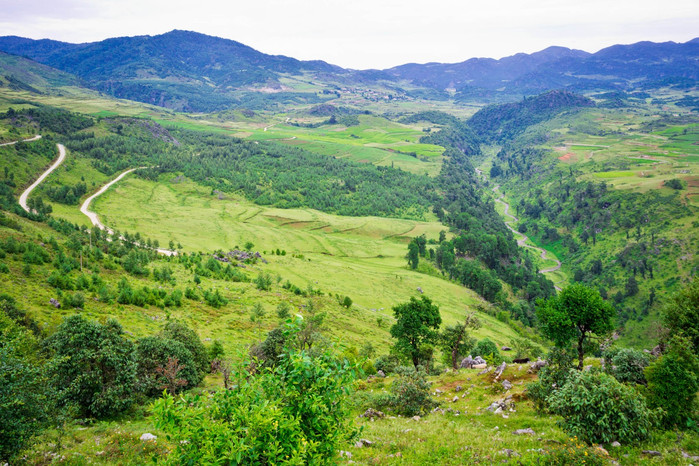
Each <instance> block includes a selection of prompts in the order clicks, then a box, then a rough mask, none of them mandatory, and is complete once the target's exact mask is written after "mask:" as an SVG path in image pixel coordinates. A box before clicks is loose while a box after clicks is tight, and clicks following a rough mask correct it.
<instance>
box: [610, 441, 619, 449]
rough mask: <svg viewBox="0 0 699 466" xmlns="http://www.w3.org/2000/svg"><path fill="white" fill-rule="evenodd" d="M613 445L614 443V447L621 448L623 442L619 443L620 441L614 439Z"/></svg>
mask: <svg viewBox="0 0 699 466" xmlns="http://www.w3.org/2000/svg"><path fill="white" fill-rule="evenodd" d="M611 445H612V446H613V447H614V448H619V447H620V446H621V443H619V442H617V441H616V440H615V441H613V442H612V443H611Z"/></svg>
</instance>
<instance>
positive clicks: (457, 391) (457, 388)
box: [454, 385, 464, 393]
mask: <svg viewBox="0 0 699 466" xmlns="http://www.w3.org/2000/svg"><path fill="white" fill-rule="evenodd" d="M463 389H464V387H462V386H461V385H457V386H456V388H455V389H454V391H455V392H456V393H459V392H460V391H461V390H463Z"/></svg>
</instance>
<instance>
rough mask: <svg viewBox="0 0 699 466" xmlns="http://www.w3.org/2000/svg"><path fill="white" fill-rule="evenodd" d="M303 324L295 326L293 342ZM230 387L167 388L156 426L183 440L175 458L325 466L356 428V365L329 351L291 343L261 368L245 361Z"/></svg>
mask: <svg viewBox="0 0 699 466" xmlns="http://www.w3.org/2000/svg"><path fill="white" fill-rule="evenodd" d="M299 328H300V327H299V323H298V322H296V323H294V324H289V325H288V326H287V327H286V328H285V329H284V332H285V333H286V334H287V335H285V337H286V338H284V340H285V341H293V340H294V339H295V338H290V337H292V336H295V334H297V333H298V332H299ZM237 376H238V377H237V378H238V380H236V383H235V385H234V386H233V388H232V389H231V390H219V391H217V392H215V393H214V394H213V395H212V396H211V397H206V396H202V395H185V396H184V397H180V398H178V399H175V398H173V397H172V396H171V395H169V394H167V393H166V394H165V395H164V396H163V398H161V399H160V400H158V401H157V402H156V403H155V406H154V412H155V419H156V426H157V427H158V428H160V429H162V430H164V431H165V432H167V433H168V436H169V438H170V439H171V440H173V441H174V442H175V444H176V445H177V447H176V449H175V451H173V452H172V453H171V454H170V455H169V457H168V462H169V463H170V464H219V463H226V464H228V463H233V464H241V463H242V464H275V463H282V462H284V463H290V464H309V463H312V464H327V463H330V462H332V460H333V457H334V455H335V450H336V447H337V446H338V445H339V444H340V443H341V442H342V441H344V440H346V439H348V438H349V437H351V436H352V434H353V429H352V425H351V421H350V419H349V404H348V396H349V394H350V390H351V388H352V385H353V381H354V379H355V368H354V367H353V366H351V365H350V364H349V363H348V362H347V361H346V360H342V361H341V360H339V359H338V358H337V357H336V356H335V355H334V354H333V353H332V352H331V351H330V350H326V351H322V352H314V353H310V352H308V351H305V350H300V349H297V348H295V347H294V346H293V345H291V344H288V345H287V346H286V347H285V349H284V351H283V352H282V353H281V354H280V355H279V358H278V363H277V364H276V365H275V366H274V367H271V368H269V367H268V368H264V369H263V370H262V371H261V372H259V373H256V374H247V373H246V372H245V369H244V368H242V367H240V368H239V370H238V371H237Z"/></svg>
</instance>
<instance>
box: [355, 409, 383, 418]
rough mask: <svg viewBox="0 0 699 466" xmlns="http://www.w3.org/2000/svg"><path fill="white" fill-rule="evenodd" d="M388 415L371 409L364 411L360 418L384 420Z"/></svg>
mask: <svg viewBox="0 0 699 466" xmlns="http://www.w3.org/2000/svg"><path fill="white" fill-rule="evenodd" d="M385 416H386V415H385V414H384V413H383V412H381V411H378V410H376V409H374V408H369V409H367V410H366V411H364V414H360V415H359V417H365V418H367V419H383V418H384V417H385Z"/></svg>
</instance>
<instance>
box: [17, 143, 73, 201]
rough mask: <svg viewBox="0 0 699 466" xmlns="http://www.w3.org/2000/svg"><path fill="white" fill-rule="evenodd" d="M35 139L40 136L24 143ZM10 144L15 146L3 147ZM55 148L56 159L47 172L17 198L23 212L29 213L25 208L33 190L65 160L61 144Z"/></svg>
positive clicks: (64, 152) (64, 150)
mask: <svg viewBox="0 0 699 466" xmlns="http://www.w3.org/2000/svg"><path fill="white" fill-rule="evenodd" d="M37 139H41V136H39V135H37V136H34V137H33V138H31V139H25V141H36V140H37ZM10 144H16V142H14V143H5V144H4V145H10ZM56 147H58V159H57V160H56V161H55V162H54V163H53V165H51V166H50V167H49V168H48V170H46V171H45V172H44V173H42V174H41V176H39V178H37V179H36V181H35V182H34V183H32V185H31V186H29V187H28V188H27V189H25V190H24V192H23V193H22V194H21V195H20V196H19V205H20V207H22V208H23V209H24V210H25V212H29V206H27V199H28V198H29V195H30V194H31V192H32V191H34V189H35V188H36V187H37V186H39V184H41V182H42V181H44V180H45V179H46V177H47V176H49V175H50V174H51V172H52V171H54V170H55V169H57V168H58V167H59V166H60V165H61V164H62V163H63V161H64V160H65V159H66V148H65V146H63V144H56Z"/></svg>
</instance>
